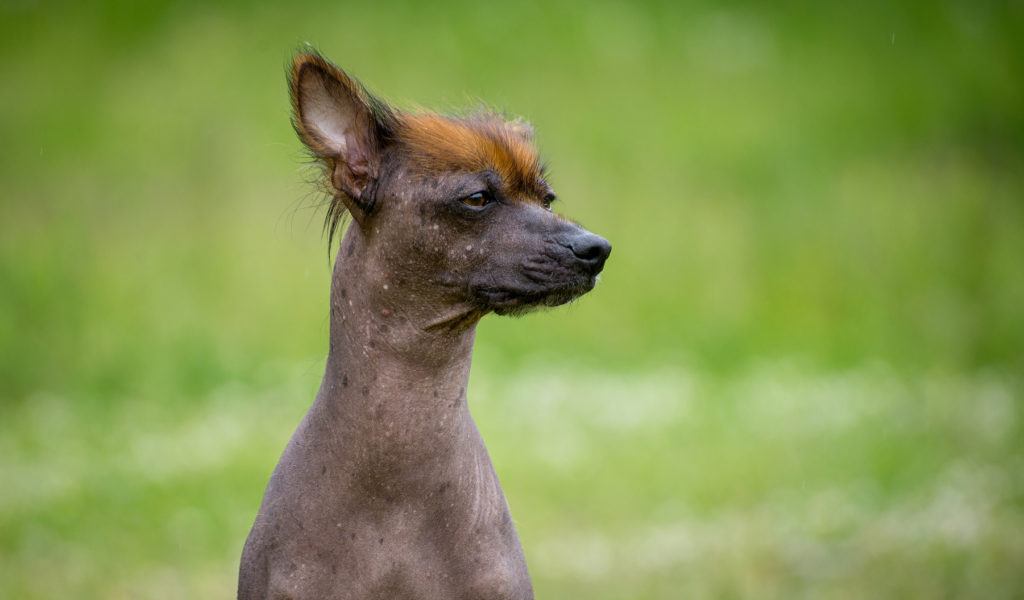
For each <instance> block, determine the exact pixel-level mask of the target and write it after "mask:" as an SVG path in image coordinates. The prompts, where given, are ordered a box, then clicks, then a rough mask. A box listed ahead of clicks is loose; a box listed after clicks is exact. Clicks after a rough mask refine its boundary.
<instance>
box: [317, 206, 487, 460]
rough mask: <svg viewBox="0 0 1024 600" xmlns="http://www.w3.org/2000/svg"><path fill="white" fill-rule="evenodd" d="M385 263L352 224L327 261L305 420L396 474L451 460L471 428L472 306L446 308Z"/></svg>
mask: <svg viewBox="0 0 1024 600" xmlns="http://www.w3.org/2000/svg"><path fill="white" fill-rule="evenodd" d="M384 273H386V272H385V271H384V270H382V269H379V268H377V259H376V257H375V256H374V255H373V253H372V252H370V249H369V248H368V246H367V240H366V238H365V236H364V234H363V233H362V231H361V230H360V229H359V227H357V226H356V225H355V224H353V226H352V227H350V228H349V231H348V233H347V234H346V236H345V238H344V240H343V241H342V244H341V246H340V247H339V250H338V258H337V261H336V263H335V269H334V276H333V280H332V285H331V331H330V350H329V352H328V357H327V366H326V370H325V373H324V379H323V383H322V385H321V388H320V392H319V394H318V395H317V399H316V403H315V404H314V407H313V411H312V412H313V413H315V414H316V419H315V421H316V422H308V423H307V425H309V426H311V427H314V428H315V429H314V430H312V431H311V433H313V432H316V435H317V436H318V437H329V438H333V441H331V442H328V443H338V444H343V445H344V446H345V447H346V448H367V449H369V451H368V453H367V454H366V458H367V462H368V463H375V462H378V463H379V462H380V461H383V463H386V467H387V469H388V471H389V472H392V473H395V474H396V475H398V474H400V473H402V472H409V473H415V471H416V470H418V469H427V470H429V469H430V468H431V466H430V465H425V464H424V461H427V460H433V461H438V462H439V463H443V462H444V461H446V460H452V459H453V457H454V456H455V455H456V454H457V453H458V451H459V446H458V445H459V444H460V443H461V442H462V441H464V440H465V439H466V434H467V433H468V431H467V428H474V426H473V424H472V419H471V418H470V416H469V411H468V406H467V402H466V385H467V383H468V380H469V369H470V363H471V360H472V351H473V340H474V337H475V333H476V323H477V322H478V321H479V319H480V316H481V315H480V314H478V313H477V312H475V310H474V309H473V308H472V307H471V306H468V305H465V306H461V307H456V308H454V309H453V308H451V307H448V308H447V313H445V312H443V311H444V310H445V309H443V308H439V307H436V306H431V302H430V301H429V298H427V297H421V298H417V297H416V294H417V290H415V289H409V287H408V286H409V284H408V283H406V282H405V281H402V278H401V277H395V276H390V277H386V276H385V275H384ZM437 304H440V302H437ZM438 322H441V325H440V326H439V325H437V323H438ZM474 429H475V428H474ZM383 463H380V464H383ZM380 464H378V466H380ZM416 478H417V479H418V477H416Z"/></svg>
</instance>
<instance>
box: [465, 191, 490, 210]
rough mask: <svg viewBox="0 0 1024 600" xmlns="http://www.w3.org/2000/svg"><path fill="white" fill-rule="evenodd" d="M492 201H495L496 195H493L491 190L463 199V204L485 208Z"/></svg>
mask: <svg viewBox="0 0 1024 600" xmlns="http://www.w3.org/2000/svg"><path fill="white" fill-rule="evenodd" d="M491 202H494V197H493V196H491V194H490V192H477V193H475V194H470V195H468V196H466V197H465V198H463V199H462V203H463V204H465V205H466V206H471V207H473V208H483V207H485V206H487V205H488V204H490V203H491Z"/></svg>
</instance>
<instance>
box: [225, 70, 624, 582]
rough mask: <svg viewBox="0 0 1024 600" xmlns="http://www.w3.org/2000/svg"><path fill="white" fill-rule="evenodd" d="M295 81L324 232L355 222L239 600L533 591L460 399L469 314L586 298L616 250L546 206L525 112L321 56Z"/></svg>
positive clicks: (246, 560)
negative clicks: (423, 88) (510, 113)
mask: <svg viewBox="0 0 1024 600" xmlns="http://www.w3.org/2000/svg"><path fill="white" fill-rule="evenodd" d="M290 84H291V85H290V88H291V99H292V105H293V108H294V119H293V120H294V126H295V130H296V132H297V133H298V136H299V138H300V139H301V140H302V142H303V143H304V144H305V145H306V146H307V147H308V149H309V150H310V151H311V152H312V154H313V155H314V156H315V157H316V159H317V160H318V161H319V164H320V165H321V166H322V167H323V171H324V183H325V186H326V187H327V189H328V191H329V193H330V195H331V201H330V206H329V208H328V210H327V221H326V229H327V230H328V232H329V234H328V237H329V239H331V240H333V237H334V234H335V233H336V232H337V230H338V229H339V226H340V223H341V221H342V217H343V216H344V215H345V214H348V215H351V217H352V220H353V223H352V224H351V225H350V226H349V227H348V229H347V232H346V233H345V235H344V238H343V240H342V242H341V243H340V245H339V247H338V254H337V259H336V261H335V266H334V271H333V277H332V282H331V313H330V314H331V316H330V346H329V351H328V355H327V366H326V370H325V373H324V377H323V382H322V384H321V386H320V390H319V392H318V394H317V396H316V399H315V401H314V402H313V405H312V406H311V407H310V409H309V412H308V413H307V414H306V416H305V418H304V419H303V420H302V423H301V424H300V425H299V427H298V429H297V430H296V431H295V434H294V435H293V436H292V438H291V440H290V441H289V443H288V445H287V447H286V448H285V450H284V453H283V455H282V456H281V459H280V462H279V463H278V465H277V468H276V469H275V470H274V472H273V475H272V476H271V478H270V482H269V484H268V486H267V489H266V493H265V495H264V497H263V502H262V505H261V506H260V509H259V513H258V515H257V517H256V520H255V523H254V524H253V527H252V531H251V532H250V534H249V537H248V539H247V541H246V543H245V548H244V550H243V553H242V558H241V564H240V569H239V586H238V598H239V599H240V600H254V599H257V598H259V599H271V598H273V599H284V598H288V599H316V600H324V599H331V598H338V599H342V598H344V599H352V600H355V599H369V598H382V599H383V598H387V599H398V598H429V599H439V598H459V599H462V598H465V599H470V598H472V599H484V598H486V599H516V600H519V599H525V598H532V597H533V588H532V585H531V583H530V577H529V574H528V571H527V567H526V561H525V558H524V555H523V550H522V547H521V545H520V543H519V538H518V535H517V533H516V529H515V526H514V525H513V522H512V518H511V516H510V513H509V507H508V504H507V502H506V500H505V497H504V494H503V493H502V490H501V485H500V484H499V482H498V477H497V475H496V473H495V471H494V467H493V466H492V464H491V461H490V458H489V456H488V454H487V449H486V448H485V446H484V443H483V440H482V439H481V437H480V433H479V431H478V430H477V427H476V424H475V423H474V421H473V418H472V417H471V415H470V413H469V408H468V405H467V400H466V384H467V381H468V379H469V368H470V361H471V358H472V350H473V341H474V336H475V332H476V325H477V323H478V322H479V321H480V319H481V318H482V317H483V316H484V315H486V314H488V313H491V312H494V313H497V314H521V313H524V312H526V311H528V310H530V309H533V308H537V307H542V306H557V305H560V304H564V303H566V302H569V301H571V300H573V299H575V298H577V297H579V296H580V295H582V294H584V293H586V292H588V291H590V290H591V289H592V288H593V287H594V285H595V282H596V280H597V277H598V274H599V273H600V272H601V270H602V269H603V267H604V264H605V261H606V259H607V258H608V256H609V254H610V252H611V245H610V244H609V243H608V241H607V240H605V239H604V238H602V237H600V236H598V235H596V234H593V233H591V232H589V231H587V230H586V229H584V228H583V227H581V226H579V225H578V224H576V223H574V222H572V221H569V220H567V219H565V218H563V217H561V216H559V215H558V214H556V213H555V212H553V211H552V206H551V205H552V202H553V201H554V200H555V195H554V192H553V191H552V189H551V187H550V186H549V185H548V183H547V179H546V177H545V170H544V167H543V164H542V163H541V160H540V158H539V156H538V153H537V151H536V149H535V147H534V145H533V143H532V136H533V132H532V129H531V128H530V126H529V125H527V124H526V123H525V122H523V121H519V120H508V119H506V118H504V117H503V116H501V115H500V114H498V113H496V112H493V111H490V110H479V111H476V112H471V113H468V114H465V115H461V116H453V115H442V114H435V113H429V112H405V111H400V110H398V109H396V108H394V107H392V106H390V105H389V104H387V103H386V102H384V101H382V100H380V99H378V98H376V97H374V96H373V95H371V94H369V93H368V92H367V91H366V89H365V88H364V87H363V86H362V85H361V84H360V83H359V82H358V81H357V80H355V79H353V78H351V77H349V76H348V75H347V74H345V73H344V72H343V71H342V70H341V69H339V68H338V67H336V66H335V65H333V64H332V63H330V62H328V61H327V60H326V59H324V58H323V57H322V56H320V55H319V54H317V53H314V52H302V53H300V54H298V56H296V57H295V60H294V62H293V65H292V68H291V76H290ZM329 243H330V242H329Z"/></svg>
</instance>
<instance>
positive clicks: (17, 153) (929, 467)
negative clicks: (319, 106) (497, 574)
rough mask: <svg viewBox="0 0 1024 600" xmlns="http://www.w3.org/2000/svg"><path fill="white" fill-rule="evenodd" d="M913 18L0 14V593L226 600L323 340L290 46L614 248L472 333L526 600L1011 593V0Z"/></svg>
mask: <svg viewBox="0 0 1024 600" xmlns="http://www.w3.org/2000/svg"><path fill="white" fill-rule="evenodd" d="M897 4H898V5H899V6H894V5H893V3H887V2H866V3H831V2H825V3H823V2H774V3H764V4H753V3H745V2H727V3H704V2H694V3H676V2H663V3H660V2H631V3H626V2H623V3H608V2H603V1H598V2H586V3H584V2H578V3H574V2H557V1H556V2H523V3H519V2H508V3H503V4H489V3H480V2H470V1H464V2H463V1H460V0H453V1H450V2H444V3H439V4H435V3H429V4H428V3H419V2H408V3H400V2H399V3H391V2H387V3H359V4H354V3H347V2H328V3H323V2H318V1H311V2H303V3H267V2H265V3H260V2H244V3H243V2H237V3H230V2H226V3H216V4H215V3H207V2H187V1H180V2H163V1H154V2H143V3H138V2H129V1H125V0H111V1H98V2H87V3H85V2H82V3H73V2H36V1H32V0H4V1H3V2H2V3H0V78H2V83H0V140H2V142H3V148H2V150H0V597H3V598H12V599H13V598H19V599H34V598H56V597H66V598H69V597H73V598H107V599H109V598H161V599H166V598H200V597H202V598H217V597H220V598H224V597H233V595H234V586H235V578H236V569H237V565H238V557H239V555H240V552H241V547H242V543H243V541H244V539H245V536H246V535H247V533H248V529H249V527H250V526H251V523H252V519H253V517H254V516H255V514H256V510H257V507H258V505H259V501H260V498H261V496H262V493H263V489H264V486H265V484H266V480H267V478H268V477H269V474H270V472H271V470H272V468H273V466H274V464H275V463H276V460H277V457H278V455H279V453H280V451H281V450H282V448H283V447H284V444H285V442H286V440H287V439H288V437H289V436H290V435H291V433H292V431H293V429H294V427H295V426H296V425H297V423H298V422H299V420H300V419H301V417H302V415H303V414H304V412H305V410H306V408H307V407H308V405H309V403H310V402H311V400H312V398H313V396H314V394H315V392H316V389H317V386H318V384H319V381H320V377H321V375H322V369H323V359H324V356H325V352H326V349H327V328H328V310H327V307H328V304H327V301H328V285H329V278H330V258H331V257H330V256H329V255H328V252H327V247H326V240H325V238H324V236H323V235H322V233H321V221H322V216H323V213H322V211H321V210H319V209H318V204H319V203H320V201H321V198H320V197H318V196H317V195H316V194H315V192H314V188H313V186H311V185H310V184H309V183H308V181H309V179H310V177H311V171H310V170H309V169H308V166H307V165H306V162H305V159H304V155H303V153H302V150H301V147H300V144H299V142H298V141H297V140H296V139H295V136H294V134H293V132H292V131H291V129H290V125H289V120H288V117H289V115H288V112H289V106H288V100H287V94H286V86H285V68H286V65H287V64H288V62H289V60H290V57H291V56H292V54H293V52H294V51H295V50H296V49H298V48H299V47H301V45H302V44H305V43H307V42H308V43H311V44H313V45H314V46H315V47H317V48H319V49H320V50H321V51H322V52H323V53H324V54H325V55H326V56H328V57H330V58H332V59H333V60H334V61H335V62H337V63H338V64H340V65H341V66H343V67H344V68H346V69H347V70H348V71H349V72H350V73H352V74H354V75H356V76H357V77H359V78H361V79H362V81H363V82H365V83H366V84H367V85H368V86H369V87H370V88H372V89H374V90H376V91H377V92H378V93H379V94H381V95H382V96H384V97H386V98H389V99H391V100H392V101H394V102H396V103H397V104H399V105H404V106H411V105H413V104H421V105H424V106H428V107H433V108H440V109H444V108H446V107H452V106H460V105H465V104H467V103H470V102H473V101H474V100H475V99H478V98H480V99H484V100H486V101H488V102H489V103H491V104H493V105H495V106H497V107H499V108H502V109H505V110H507V111H509V112H510V113H512V114H519V115H524V116H526V117H527V118H529V119H530V120H531V121H532V122H533V124H534V126H535V128H536V130H537V132H538V136H539V144H540V146H541V148H542V151H543V153H544V154H545V156H546V157H547V159H548V160H549V162H550V164H551V166H552V183H553V185H554V187H555V189H556V191H557V192H558V194H559V198H560V200H559V202H558V203H557V205H556V208H557V210H559V211H560V212H563V213H565V214H567V215H570V216H572V217H573V218H575V219H578V220H580V221H581V222H582V223H584V224H585V225H586V226H587V227H589V228H591V229H593V230H594V231H596V232H599V233H601V234H602V235H604V236H606V237H607V238H608V239H610V240H611V241H612V243H613V244H614V248H615V250H614V252H613V254H612V257H611V259H610V261H609V263H608V267H607V269H606V271H605V274H604V276H603V280H602V282H601V284H600V285H599V286H598V288H597V289H596V290H595V291H594V292H592V293H591V294H589V295H588V296H586V297H584V298H582V299H581V300H580V301H578V302H577V303H575V304H573V305H571V306H568V307H564V308H560V309H557V310H553V311H549V312H546V313H543V314H535V315H530V316H528V317H525V318H522V319H501V318H496V317H488V318H487V319H485V320H484V322H483V323H482V324H481V326H480V328H479V331H478V335H477V340H478V345H477V351H476V357H475V363H474V371H473V375H472V379H471V385H470V390H469V398H470V406H471V409H472V410H473V413H474V415H475V416H476V419H477V421H478V424H479V426H480V428H481V430H482V431H483V434H484V437H485V439H486V440H487V442H488V446H489V449H490V451H491V454H492V457H493V459H494V462H495V464H496V467H497V470H498V472H499V474H500V475H501V478H502V482H503V485H504V488H505V491H506V493H507V495H508V499H509V503H510V505H511V507H512V513H513V516H514V518H515V519H516V522H517V526H518V528H519V533H520V536H521V538H522V540H523V544H524V547H525V551H526V556H527V560H528V562H529V564H530V567H531V571H532V574H533V577H534V585H535V587H536V592H537V596H538V598H589V599H605V598H608V599H611V598H618V599H644V598H682V597H687V598H787V599H789V598H979V597H984V598H1020V597H1021V596H1022V595H1024V571H1022V570H1021V566H1022V565H1024V423H1022V418H1024V411H1022V399H1024V110H1022V109H1024V47H1022V46H1024V41H1022V40H1024V7H1022V5H1021V4H1020V3H1016V2H959V3H955V2H949V3H947V2H902V3H897Z"/></svg>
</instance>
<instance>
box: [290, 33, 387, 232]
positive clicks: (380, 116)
mask: <svg viewBox="0 0 1024 600" xmlns="http://www.w3.org/2000/svg"><path fill="white" fill-rule="evenodd" d="M291 94H292V107H293V108H294V110H295V130H296V131H297V132H298V134H299V137H300V138H302V141H303V142H304V143H305V144H306V145H307V146H308V147H309V149H310V150H312V151H313V154H315V155H316V156H317V157H318V158H320V159H321V160H323V161H324V163H325V164H326V165H327V167H328V174H329V177H330V182H331V185H332V186H333V188H334V189H335V196H336V197H340V199H341V200H342V201H343V202H344V203H345V208H347V209H348V210H349V212H350V213H352V216H353V217H355V219H356V221H358V222H359V223H360V224H362V223H363V222H364V220H365V219H366V217H367V216H368V215H369V214H370V212H371V211H372V210H373V204H374V190H375V189H376V185H375V184H376V181H377V179H378V177H379V176H380V166H381V152H382V150H383V144H384V142H385V140H386V139H387V137H388V136H389V132H390V130H391V129H392V122H393V120H394V113H393V112H392V111H391V109H390V108H388V107H387V105H385V104H384V103H382V102H380V101H378V100H376V99H375V98H373V97H372V96H370V95H369V94H368V93H367V92H366V90H365V89H364V88H363V86H362V85H361V84H360V83H359V82H358V81H356V80H355V79H352V78H350V77H349V76H348V75H346V74H345V73H344V72H343V71H342V70H341V69H339V68H338V67H336V66H334V65H333V64H331V63H330V62H328V61H327V60H325V59H324V58H323V57H321V56H319V55H317V54H313V53H305V52H304V53H302V54H299V55H298V56H296V57H295V62H293V63H292V74H291ZM338 208H340V207H334V208H332V212H333V213H334V214H335V215H338V216H340V214H341V212H342V211H340V210H337V209H338ZM331 228H332V233H333V226H332V227H331Z"/></svg>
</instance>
